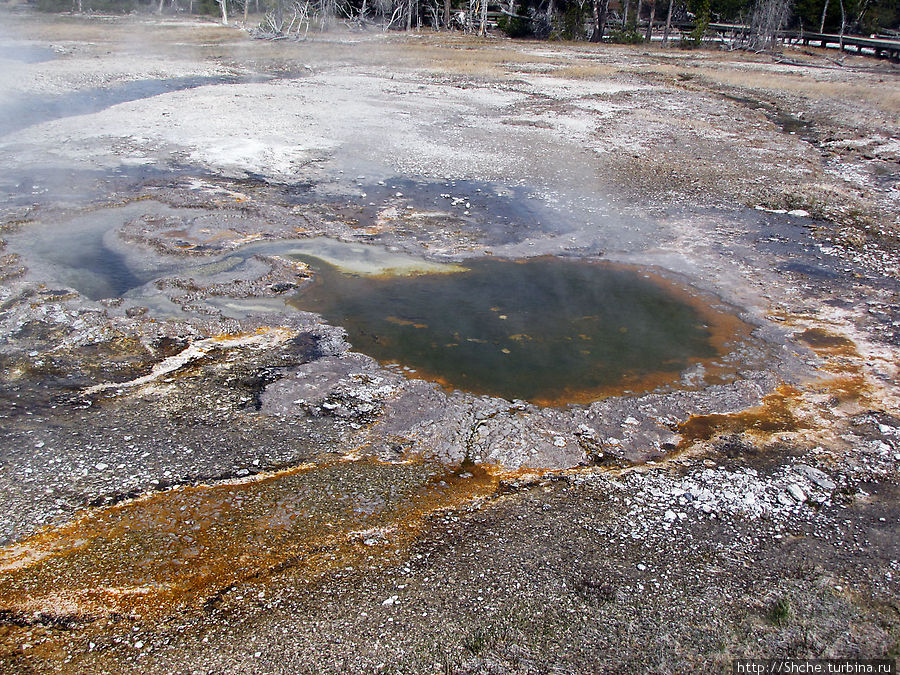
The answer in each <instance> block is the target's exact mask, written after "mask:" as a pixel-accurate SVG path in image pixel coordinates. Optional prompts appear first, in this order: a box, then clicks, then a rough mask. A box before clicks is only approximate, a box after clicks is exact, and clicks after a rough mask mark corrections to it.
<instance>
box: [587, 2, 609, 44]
mask: <svg viewBox="0 0 900 675" xmlns="http://www.w3.org/2000/svg"><path fill="white" fill-rule="evenodd" d="M593 5H594V31H593V32H592V33H591V42H600V41H602V40H603V33H604V31H605V30H606V15H607V14H608V13H609V0H594V2H593Z"/></svg>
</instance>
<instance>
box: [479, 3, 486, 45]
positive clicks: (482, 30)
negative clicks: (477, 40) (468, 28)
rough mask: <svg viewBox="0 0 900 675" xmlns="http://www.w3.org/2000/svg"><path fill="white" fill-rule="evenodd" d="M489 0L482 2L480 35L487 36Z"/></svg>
mask: <svg viewBox="0 0 900 675" xmlns="http://www.w3.org/2000/svg"><path fill="white" fill-rule="evenodd" d="M487 9H488V4H487V0H481V26H480V27H479V29H478V34H479V35H482V36H484V35H487Z"/></svg>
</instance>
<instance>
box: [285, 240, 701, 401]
mask: <svg viewBox="0 0 900 675" xmlns="http://www.w3.org/2000/svg"><path fill="white" fill-rule="evenodd" d="M304 259H305V261H306V262H308V263H309V264H310V265H311V266H312V267H313V268H314V269H315V270H316V271H317V273H318V274H317V281H316V282H315V283H314V284H312V285H311V286H310V287H308V288H307V289H305V290H304V291H303V292H302V293H300V294H299V295H298V296H297V297H296V298H295V299H294V300H293V301H292V304H294V305H295V306H297V307H298V308H300V309H304V310H308V311H314V312H317V313H319V314H322V315H323V316H324V317H325V318H326V319H327V320H328V321H329V322H330V323H332V324H334V325H339V326H343V327H344V328H345V329H346V330H347V332H348V334H349V338H350V342H351V343H352V344H353V347H354V349H356V350H358V351H361V352H363V353H366V354H369V355H370V356H372V357H374V358H376V359H378V360H380V361H382V362H398V363H401V364H404V365H406V366H408V367H411V368H414V369H416V370H417V372H418V373H419V374H420V375H422V376H424V377H429V378H430V379H435V380H437V381H439V382H442V383H443V384H445V385H447V386H449V387H451V388H458V389H464V390H468V391H473V392H476V393H485V394H492V395H496V396H501V397H503V398H507V399H525V400H529V401H532V402H536V403H547V404H549V403H558V402H563V401H584V400H590V399H591V398H592V397H596V396H599V395H602V393H603V392H608V391H610V390H613V389H621V388H622V386H623V385H627V384H628V383H636V382H641V381H646V380H647V379H648V378H649V379H653V378H654V376H657V375H658V374H659V373H662V372H664V373H669V374H670V376H671V374H672V373H678V372H680V371H681V370H683V369H685V368H686V367H688V366H689V365H690V364H691V362H692V361H693V360H697V359H703V358H708V357H712V356H715V355H716V349H715V347H714V346H713V344H712V342H711V330H710V327H709V326H707V325H706V324H705V323H704V318H703V316H702V315H701V313H700V312H699V311H698V310H697V309H696V308H695V307H693V306H692V305H691V304H690V303H689V302H688V301H687V300H686V299H685V298H684V297H679V296H678V295H676V294H675V293H673V292H672V290H671V289H668V288H666V287H665V286H664V285H663V284H662V283H660V282H658V281H656V280H654V279H652V278H648V277H647V276H645V275H643V274H641V273H640V272H639V271H637V270H635V269H631V268H625V267H622V266H612V265H605V264H599V263H588V262H583V261H574V260H565V259H559V258H537V259H531V260H528V261H526V262H517V261H505V260H498V259H492V258H487V259H479V260H475V261H472V262H468V263H466V267H467V268H468V271H465V272H459V273H451V274H428V275H419V276H399V277H398V276H382V277H374V278H373V277H363V276H353V275H348V274H343V273H341V272H340V271H338V270H337V269H336V268H334V267H332V266H331V265H329V264H327V263H324V262H322V261H321V260H318V259H315V258H304Z"/></svg>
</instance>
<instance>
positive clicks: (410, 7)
mask: <svg viewBox="0 0 900 675" xmlns="http://www.w3.org/2000/svg"><path fill="white" fill-rule="evenodd" d="M412 14H413V0H408V2H407V3H406V30H407V31H410V30H412Z"/></svg>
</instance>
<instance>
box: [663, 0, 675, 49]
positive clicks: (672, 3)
mask: <svg viewBox="0 0 900 675" xmlns="http://www.w3.org/2000/svg"><path fill="white" fill-rule="evenodd" d="M674 6H675V0H669V13H668V14H666V30H665V32H664V33H663V44H664V45H668V44H669V31H671V30H672V9H673V7H674Z"/></svg>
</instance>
